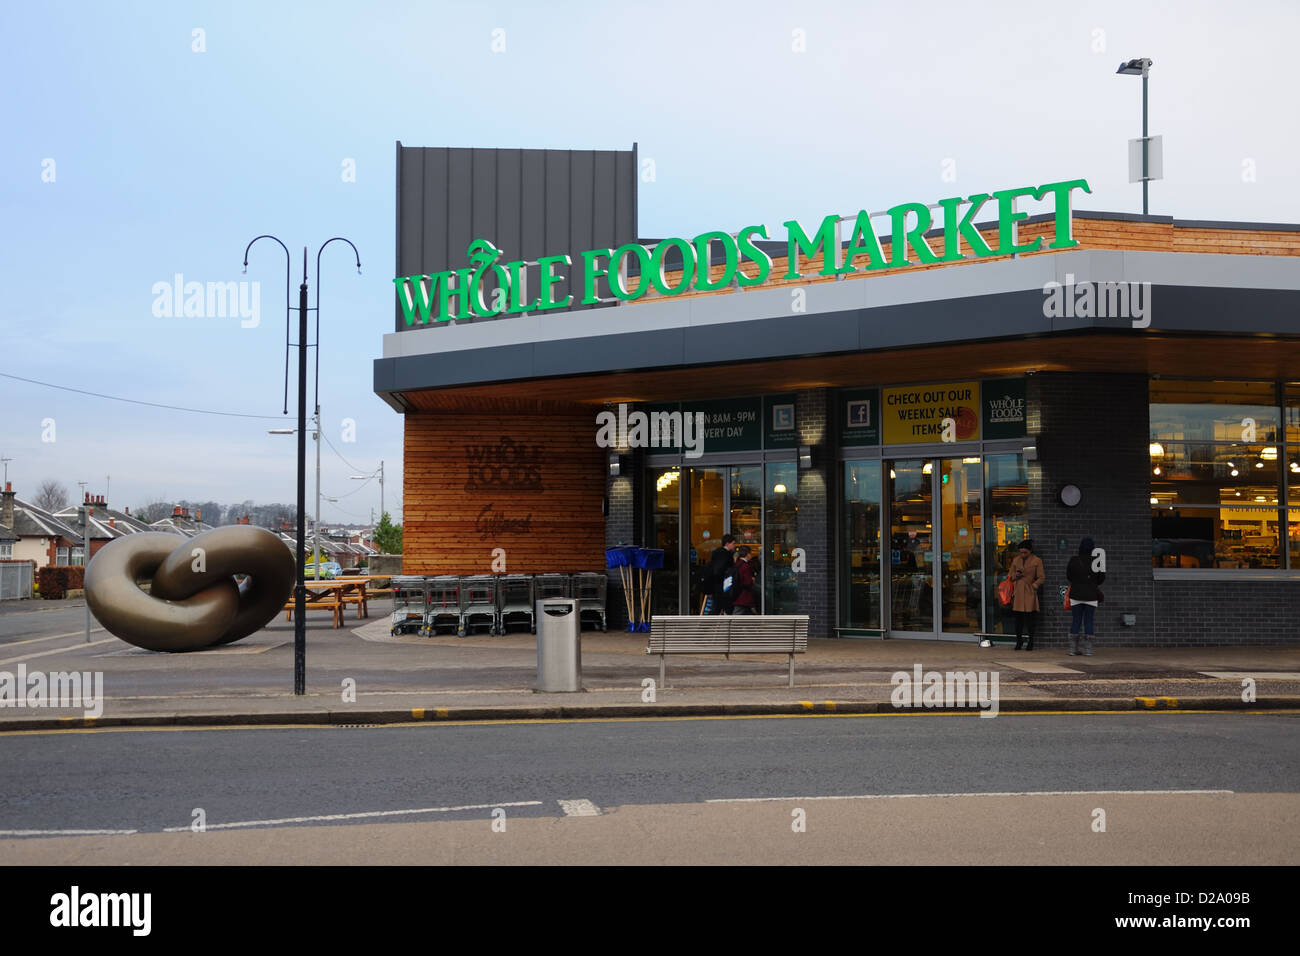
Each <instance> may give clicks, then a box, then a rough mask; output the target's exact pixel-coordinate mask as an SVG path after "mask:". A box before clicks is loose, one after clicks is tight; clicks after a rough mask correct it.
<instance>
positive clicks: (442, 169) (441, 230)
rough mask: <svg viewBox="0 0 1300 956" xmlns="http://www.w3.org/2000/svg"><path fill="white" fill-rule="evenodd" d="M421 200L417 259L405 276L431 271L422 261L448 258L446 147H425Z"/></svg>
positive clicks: (442, 260)
mask: <svg viewBox="0 0 1300 956" xmlns="http://www.w3.org/2000/svg"><path fill="white" fill-rule="evenodd" d="M420 152H421V153H423V154H424V165H423V167H422V169H423V175H422V176H421V179H420V181H421V182H422V183H423V187H424V188H423V196H422V202H423V205H424V216H423V218H422V222H423V226H422V231H421V236H422V237H423V238H422V240H421V245H420V250H419V255H420V259H419V261H418V262H413V263H410V265H411V269H410V272H409V273H406V274H407V275H410V274H413V273H416V272H432V271H434V270H432V269H427V268H425V263H430V262H445V261H446V259H447V161H448V157H447V151H446V150H445V149H424V150H420Z"/></svg>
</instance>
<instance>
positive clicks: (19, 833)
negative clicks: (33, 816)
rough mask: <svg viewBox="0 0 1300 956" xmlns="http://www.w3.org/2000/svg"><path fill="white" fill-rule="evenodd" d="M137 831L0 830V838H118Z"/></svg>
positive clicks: (137, 831)
mask: <svg viewBox="0 0 1300 956" xmlns="http://www.w3.org/2000/svg"><path fill="white" fill-rule="evenodd" d="M139 832H140V831H139V830H0V837H28V836H118V835H121V834H130V833H139Z"/></svg>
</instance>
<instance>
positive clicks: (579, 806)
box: [555, 800, 600, 817]
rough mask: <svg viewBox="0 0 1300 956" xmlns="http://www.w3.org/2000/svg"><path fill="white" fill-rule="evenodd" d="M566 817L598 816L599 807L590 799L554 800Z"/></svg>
mask: <svg viewBox="0 0 1300 956" xmlns="http://www.w3.org/2000/svg"><path fill="white" fill-rule="evenodd" d="M555 802H556V803H558V804H559V805H560V809H561V810H563V811H564V815H565V816H566V817H598V816H600V807H598V806H596V805H595V804H594V803H592V802H591V801H590V800H556V801H555Z"/></svg>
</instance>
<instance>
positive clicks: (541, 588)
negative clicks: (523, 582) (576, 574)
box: [533, 574, 569, 601]
mask: <svg viewBox="0 0 1300 956" xmlns="http://www.w3.org/2000/svg"><path fill="white" fill-rule="evenodd" d="M533 591H534V594H535V595H536V598H537V600H539V601H549V600H550V599H551V598H566V597H568V596H569V576H568V575H567V574H538V575H535V576H534V577H533Z"/></svg>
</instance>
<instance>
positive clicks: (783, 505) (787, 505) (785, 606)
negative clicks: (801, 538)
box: [759, 461, 799, 614]
mask: <svg viewBox="0 0 1300 956" xmlns="http://www.w3.org/2000/svg"><path fill="white" fill-rule="evenodd" d="M764 469H765V471H766V473H767V480H766V481H765V482H764V485H763V491H764V497H765V498H766V503H765V512H766V519H767V541H766V542H765V544H766V548H765V555H764V560H763V566H762V567H761V568H760V569H759V574H760V576H761V577H762V579H763V580H762V584H763V612H764V613H765V614H797V613H799V581H798V576H797V575H795V573H794V572H793V571H791V569H790V564H791V562H792V561H793V560H794V553H793V552H794V549H795V548H796V547H797V546H798V534H797V525H798V513H799V471H798V469H797V467H796V465H795V463H794V462H792V461H791V462H780V463H773V464H768V465H765V466H764Z"/></svg>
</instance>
